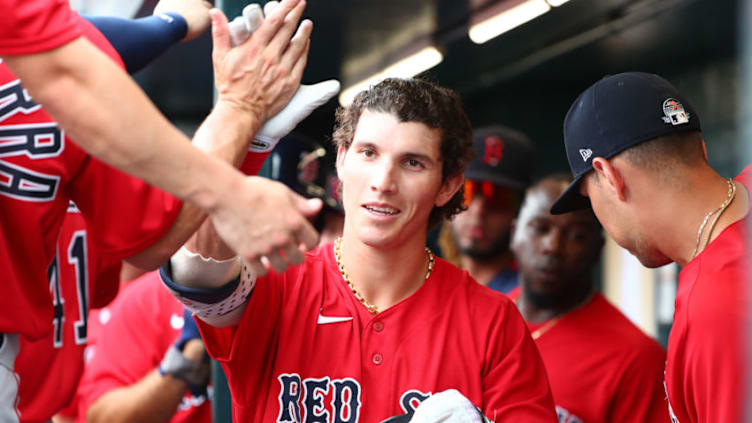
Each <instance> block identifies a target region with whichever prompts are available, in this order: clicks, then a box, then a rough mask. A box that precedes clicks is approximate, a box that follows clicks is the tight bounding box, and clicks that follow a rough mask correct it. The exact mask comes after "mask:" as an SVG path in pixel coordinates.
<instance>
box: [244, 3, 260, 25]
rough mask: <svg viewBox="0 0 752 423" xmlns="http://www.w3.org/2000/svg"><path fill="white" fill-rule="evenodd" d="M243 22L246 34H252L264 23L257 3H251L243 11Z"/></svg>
mask: <svg viewBox="0 0 752 423" xmlns="http://www.w3.org/2000/svg"><path fill="white" fill-rule="evenodd" d="M243 20H244V21H245V27H246V29H247V30H248V32H253V31H255V30H257V29H258V27H260V26H261V24H262V23H264V13H263V12H262V11H261V6H259V5H258V4H257V3H251V4H249V5H248V6H246V7H245V8H244V9H243Z"/></svg>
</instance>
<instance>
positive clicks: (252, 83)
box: [210, 0, 313, 122]
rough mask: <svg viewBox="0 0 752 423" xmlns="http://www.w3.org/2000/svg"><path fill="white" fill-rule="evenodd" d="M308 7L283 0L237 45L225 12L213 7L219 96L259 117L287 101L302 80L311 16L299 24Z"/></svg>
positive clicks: (266, 115)
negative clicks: (233, 43) (231, 35)
mask: <svg viewBox="0 0 752 423" xmlns="http://www.w3.org/2000/svg"><path fill="white" fill-rule="evenodd" d="M304 8H305V1H302V0H283V1H282V2H281V3H280V4H279V6H278V7H276V8H275V10H274V11H273V12H272V13H271V14H269V15H268V16H267V17H266V19H264V20H263V21H262V23H261V25H260V26H259V27H258V29H256V30H255V31H254V32H253V34H252V35H251V37H250V39H249V40H248V41H247V42H245V43H243V44H241V45H239V46H237V47H234V48H233V47H232V42H231V39H230V32H229V26H228V22H227V18H226V17H225V15H224V14H223V13H222V12H221V11H219V10H217V9H213V10H212V11H211V12H210V16H211V18H212V38H213V41H214V44H213V52H212V59H213V62H214V76H215V85H216V87H217V92H218V102H225V103H228V104H231V105H233V106H234V107H236V108H239V109H240V110H242V111H245V112H249V113H253V114H254V116H256V118H257V119H259V121H261V122H262V121H265V120H266V119H268V118H269V117H270V116H274V115H275V114H277V113H278V112H279V111H280V110H281V109H282V108H283V107H284V106H285V105H286V104H287V103H288V102H289V100H290V98H292V96H293V94H295V92H296V91H297V89H298V86H299V85H300V78H301V77H302V75H303V69H304V68H305V64H306V59H307V53H308V48H309V43H310V40H309V37H310V34H311V30H312V29H313V24H312V23H311V21H309V20H304V21H303V22H302V23H301V24H300V26H299V27H298V22H299V21H300V17H301V15H302V14H303V9H304ZM296 28H297V32H296ZM293 34H294V36H293Z"/></svg>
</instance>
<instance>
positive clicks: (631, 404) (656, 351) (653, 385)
mask: <svg viewBox="0 0 752 423" xmlns="http://www.w3.org/2000/svg"><path fill="white" fill-rule="evenodd" d="M651 342H652V340H651ZM634 353H635V354H634V356H633V358H634V359H633V360H631V362H629V363H626V365H625V366H624V368H623V372H624V373H623V375H622V377H621V380H620V382H619V386H618V388H617V390H616V392H615V395H614V397H613V400H612V402H611V410H610V411H609V413H608V416H609V419H608V421H610V422H613V423H620V422H624V423H626V422H645V423H665V422H669V421H671V420H670V418H669V415H668V403H667V402H666V393H665V390H664V389H663V369H664V366H665V363H666V353H665V351H663V348H661V347H660V345H658V344H657V343H651V344H646V345H645V348H644V349H642V350H641V351H634Z"/></svg>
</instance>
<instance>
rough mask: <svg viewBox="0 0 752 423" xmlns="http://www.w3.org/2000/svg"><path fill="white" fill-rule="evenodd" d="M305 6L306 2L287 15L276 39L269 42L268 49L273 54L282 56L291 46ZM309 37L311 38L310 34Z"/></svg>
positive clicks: (275, 35)
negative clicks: (291, 40)
mask: <svg viewBox="0 0 752 423" xmlns="http://www.w3.org/2000/svg"><path fill="white" fill-rule="evenodd" d="M305 6H306V3H305V2H304V1H303V2H300V3H298V5H297V6H295V8H294V9H293V10H292V11H291V12H290V13H288V14H287V16H286V17H285V20H284V22H283V24H282V26H280V28H279V30H278V31H277V33H276V34H274V37H273V38H272V40H271V41H270V42H269V46H268V47H267V48H268V49H269V50H270V52H271V53H273V54H277V55H282V53H283V52H284V51H285V50H286V49H287V46H288V45H289V44H290V39H291V38H292V35H293V34H294V33H295V30H296V29H297V28H298V23H299V22H300V18H301V17H302V16H303V10H305ZM309 29H310V28H309ZM308 35H309V36H310V32H309V34H308ZM306 38H307V37H306Z"/></svg>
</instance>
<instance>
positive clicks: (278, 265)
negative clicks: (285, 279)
mask: <svg viewBox="0 0 752 423" xmlns="http://www.w3.org/2000/svg"><path fill="white" fill-rule="evenodd" d="M264 257H266V259H267V260H269V263H270V264H271V266H272V268H274V271H275V272H277V273H282V272H284V271H285V270H287V267H288V266H289V264H288V263H287V260H286V259H285V258H284V257H282V255H281V254H280V252H279V250H277V251H275V252H273V253H271V254H268V255H266V256H264Z"/></svg>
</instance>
